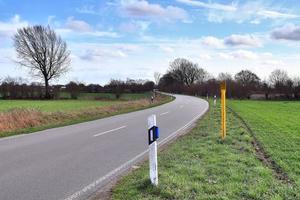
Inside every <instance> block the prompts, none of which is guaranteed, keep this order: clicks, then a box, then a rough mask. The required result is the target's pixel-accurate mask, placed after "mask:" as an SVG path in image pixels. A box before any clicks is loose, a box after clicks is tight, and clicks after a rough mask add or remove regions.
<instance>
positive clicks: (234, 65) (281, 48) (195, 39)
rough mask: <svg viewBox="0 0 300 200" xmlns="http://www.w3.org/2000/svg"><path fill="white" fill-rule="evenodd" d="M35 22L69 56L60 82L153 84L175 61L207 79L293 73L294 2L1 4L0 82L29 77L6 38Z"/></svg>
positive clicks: (298, 29) (14, 0) (298, 18)
mask: <svg viewBox="0 0 300 200" xmlns="http://www.w3.org/2000/svg"><path fill="white" fill-rule="evenodd" d="M20 2H22V3H20ZM36 24H42V25H50V26H51V27H52V28H53V29H55V30H56V32H57V33H58V34H60V35H61V36H62V38H63V39H65V40H66V41H67V43H68V46H69V49H70V50H71V52H72V55H71V56H72V65H71V67H72V70H71V71H70V72H69V73H68V75H67V76H66V77H64V78H63V79H61V80H60V81H59V82H61V83H64V82H67V81H70V80H78V81H82V82H85V83H91V82H93V83H101V84H104V83H106V82H108V81H109V80H110V79H111V78H118V79H126V78H127V77H130V78H134V79H139V78H142V79H153V73H154V72H156V71H157V72H161V73H165V72H166V70H167V69H168V65H169V62H170V61H172V60H173V59H175V58H177V57H184V58H188V59H190V60H192V61H194V62H197V63H199V65H200V66H201V67H203V68H205V69H206V70H207V71H208V72H210V73H211V74H212V75H214V76H216V75H217V74H218V73H219V72H229V73H231V74H235V73H237V72H238V71H240V70H241V69H246V68H247V69H250V70H252V71H254V72H255V73H257V74H258V75H259V76H260V77H261V78H262V79H266V78H267V77H268V75H269V73H270V72H271V71H272V70H274V69H277V68H281V69H284V70H287V71H288V73H289V74H290V75H291V76H292V77H296V76H300V66H299V63H300V62H299V61H300V3H299V1H298V0H281V1H271V0H269V1H267V0H265V1H263V0H260V1H253V0H244V1H242V0H240V1H238V0H236V1H229V0H220V1H217V0H164V1H157V0H156V1H154V0H107V1H105V0H80V1H79V0H68V1H62V0H60V1H58V0H52V1H46V0H44V1H40V0H31V1H30V0H23V1H18V0H0V68H1V75H0V77H2V78H3V77H6V76H8V75H10V76H13V77H16V76H24V77H27V79H28V80H29V81H32V80H33V79H31V78H30V76H28V74H27V71H26V70H25V69H22V68H20V67H18V66H17V65H16V64H15V62H14V60H15V59H16V56H15V52H14V49H13V46H12V41H11V37H12V36H13V35H14V33H15V31H16V30H17V29H18V28H20V27H24V26H28V25H36ZM54 83H55V82H54Z"/></svg>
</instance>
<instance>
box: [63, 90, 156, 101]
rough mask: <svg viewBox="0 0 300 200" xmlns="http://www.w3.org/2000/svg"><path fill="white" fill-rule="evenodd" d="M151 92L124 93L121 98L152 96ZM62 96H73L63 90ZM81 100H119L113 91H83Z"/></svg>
mask: <svg viewBox="0 0 300 200" xmlns="http://www.w3.org/2000/svg"><path fill="white" fill-rule="evenodd" d="M150 96H151V92H145V93H123V94H122V95H121V97H120V99H119V100H123V101H124V100H125V101H128V100H137V99H143V98H150ZM60 97H61V98H69V99H70V98H71V96H70V94H69V93H66V92H62V93H61V94H60ZM78 99H79V100H94V99H108V100H117V99H116V95H115V94H113V93H81V94H79V96H78Z"/></svg>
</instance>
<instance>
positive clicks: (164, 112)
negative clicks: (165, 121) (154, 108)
mask: <svg viewBox="0 0 300 200" xmlns="http://www.w3.org/2000/svg"><path fill="white" fill-rule="evenodd" d="M168 113H169V111H168V112H164V113H161V114H160V115H159V116H163V115H166V114H168Z"/></svg>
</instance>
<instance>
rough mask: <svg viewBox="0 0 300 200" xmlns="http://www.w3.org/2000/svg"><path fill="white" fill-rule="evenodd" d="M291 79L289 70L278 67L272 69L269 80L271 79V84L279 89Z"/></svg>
mask: <svg viewBox="0 0 300 200" xmlns="http://www.w3.org/2000/svg"><path fill="white" fill-rule="evenodd" d="M289 79H290V78H289V76H288V74H287V72H286V71H284V70H280V69H276V70H274V71H272V72H271V74H270V76H269V81H270V83H271V85H272V86H273V87H274V88H276V89H279V88H280V87H282V86H284V85H286V83H287V81H288V80H289Z"/></svg>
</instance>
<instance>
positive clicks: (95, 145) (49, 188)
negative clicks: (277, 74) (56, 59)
mask: <svg viewBox="0 0 300 200" xmlns="http://www.w3.org/2000/svg"><path fill="white" fill-rule="evenodd" d="M175 97H176V99H175V100H174V101H173V102H170V103H167V104H164V105H161V106H158V107H154V108H151V109H146V110H141V111H137V112H132V113H128V114H122V115H117V116H113V117H109V118H105V119H100V120H95V121H91V122H85V123H80V124H76V125H71V126H66V127H61V128H54V129H49V130H45V131H40V132H37V133H34V134H29V135H23V136H17V137H9V138H4V139H0V199H1V200H58V199H62V200H73V199H84V198H86V197H87V195H89V194H91V193H92V192H94V191H96V190H97V189H99V188H101V187H102V186H103V185H105V184H106V183H107V182H108V181H109V179H110V178H111V176H113V175H115V174H118V173H121V172H122V171H124V170H125V169H127V168H128V167H130V166H131V165H133V164H134V163H135V162H137V161H138V160H139V159H141V158H142V157H144V156H145V155H146V154H147V148H148V144H147V142H148V141H147V118H148V116H149V115H151V114H156V115H157V124H158V126H159V127H160V136H161V138H160V139H159V143H160V145H161V144H162V143H165V142H167V141H168V140H170V139H171V138H172V137H174V136H176V134H178V133H180V132H181V131H184V129H186V128H187V127H188V126H189V125H191V124H192V123H193V122H194V121H195V120H197V119H198V118H199V117H201V116H202V115H203V114H204V113H205V112H206V110H207V109H208V103H207V102H206V101H204V100H202V99H199V98H196V97H190V96H184V95H175Z"/></svg>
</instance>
